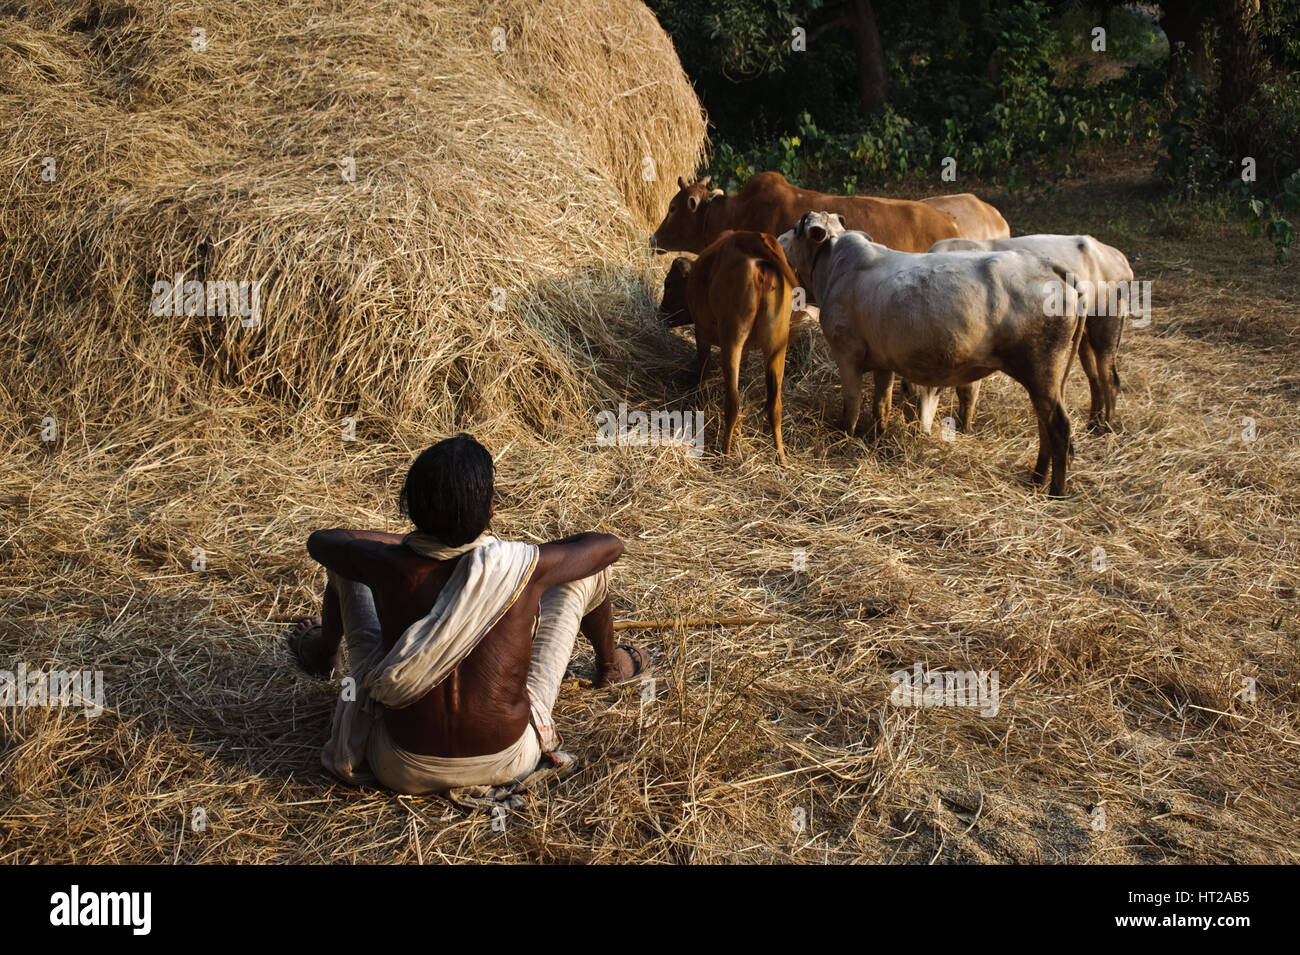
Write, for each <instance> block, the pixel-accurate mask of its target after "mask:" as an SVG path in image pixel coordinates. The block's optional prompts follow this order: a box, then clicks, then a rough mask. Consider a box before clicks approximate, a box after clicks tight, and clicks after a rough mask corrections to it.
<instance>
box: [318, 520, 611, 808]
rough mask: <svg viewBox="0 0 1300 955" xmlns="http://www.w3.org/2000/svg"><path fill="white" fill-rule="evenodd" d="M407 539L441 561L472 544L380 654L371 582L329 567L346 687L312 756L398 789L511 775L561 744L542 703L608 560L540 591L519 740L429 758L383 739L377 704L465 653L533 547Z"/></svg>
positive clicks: (529, 563)
mask: <svg viewBox="0 0 1300 955" xmlns="http://www.w3.org/2000/svg"><path fill="white" fill-rule="evenodd" d="M417 536H419V535H412V538H416V537H417ZM408 543H411V542H410V540H409V539H408ZM421 545H422V546H421ZM411 546H412V547H414V548H415V549H417V551H418V552H420V553H425V554H426V555H428V556H437V557H439V558H440V559H446V558H447V557H451V556H456V555H457V554H461V553H467V552H469V551H473V552H472V553H468V554H467V556H465V557H463V558H462V559H461V561H460V564H458V565H457V568H456V570H455V571H454V572H453V574H452V577H451V578H450V579H449V580H448V582H447V584H446V585H445V586H444V587H443V590H442V592H441V593H440V594H439V595H438V599H437V601H436V602H435V604H434V607H433V609H432V610H430V612H429V614H428V616H426V617H425V618H423V619H422V620H419V621H417V622H416V623H414V624H412V625H411V626H410V627H409V628H408V629H407V631H406V632H405V633H404V634H403V635H402V637H401V638H400V639H399V640H398V642H397V644H396V645H395V646H394V647H393V649H392V650H391V651H390V652H389V653H387V654H384V653H383V650H382V646H383V644H382V633H381V630H380V626H379V619H378V617H377V615H376V613H375V604H374V598H373V596H372V595H371V592H370V588H368V587H366V586H365V585H364V584H360V583H357V582H356V581H352V580H348V579H346V578H343V577H339V576H337V575H335V574H333V573H331V574H330V583H331V585H332V586H333V588H334V590H335V592H336V593H337V594H338V600H339V610H340V613H341V617H342V622H343V635H344V639H345V640H346V641H347V646H348V661H349V664H350V667H351V673H350V675H351V678H352V683H351V689H352V690H353V694H354V698H353V699H348V698H347V696H348V694H346V693H345V694H343V695H342V696H341V697H340V699H339V702H338V704H337V705H336V706H335V712H334V722H333V727H332V732H331V735H330V740H329V742H328V743H327V744H326V745H325V749H324V751H323V753H322V754H321V762H322V763H323V765H324V766H325V768H326V769H328V770H329V771H330V772H332V773H334V774H335V775H336V776H338V777H339V778H340V779H343V780H345V781H347V782H352V783H368V782H378V783H380V784H381V785H383V786H385V787H387V788H389V789H391V790H394V791H395V792H401V793H411V794H419V793H430V792H446V791H448V790H451V789H458V788H462V787H469V786H496V785H501V784H506V783H512V782H519V781H521V780H523V779H524V778H526V777H527V776H529V775H530V774H532V772H533V771H534V770H535V769H537V768H538V763H539V761H541V760H542V756H543V754H544V753H551V752H553V751H554V750H555V749H556V747H557V746H558V745H559V743H560V737H559V734H558V733H557V732H556V731H555V725H554V721H553V720H552V717H551V708H552V707H553V706H554V705H555V700H556V697H557V696H558V695H559V691H560V686H561V684H563V682H564V674H565V671H566V670H567V668H568V665H569V659H570V657H571V656H572V655H573V644H574V641H575V640H576V639H577V635H578V628H579V624H580V623H581V621H582V618H583V617H584V616H586V615H587V614H588V613H590V612H591V611H592V610H594V609H595V608H596V607H598V606H599V605H600V604H601V602H602V601H604V599H605V597H606V595H607V594H608V589H609V568H606V569H605V570H603V571H601V572H600V573H598V574H593V575H592V576H590V577H587V578H585V579H583V580H577V581H573V582H571V583H566V584H559V585H557V586H554V587H551V588H549V589H548V590H546V591H545V593H543V595H542V598H541V605H540V608H539V615H538V619H537V626H536V630H535V631H534V635H533V647H532V658H531V662H530V664H529V668H528V677H527V693H528V702H529V710H530V716H531V718H530V725H529V726H528V727H526V728H525V730H524V733H523V734H522V735H521V736H520V738H519V739H518V740H516V741H515V742H514V743H513V744H511V745H510V746H508V747H507V748H506V749H504V750H502V751H501V752H499V753H490V754H485V755H482V756H468V757H446V756H428V755H425V754H422V753H412V752H410V751H408V750H405V749H403V748H402V747H401V746H399V745H398V744H397V743H396V741H394V740H393V739H392V737H391V735H390V734H389V733H388V729H387V727H386V726H385V725H384V720H383V711H384V709H385V708H401V707H403V706H409V705H410V704H411V703H414V702H415V701H416V700H418V699H420V698H421V697H423V696H424V695H425V694H426V693H428V691H429V690H430V689H432V688H433V687H435V686H437V685H438V683H440V682H441V681H442V680H443V679H445V678H446V677H447V676H448V675H449V674H450V673H451V671H452V670H454V669H455V668H456V666H457V665H458V664H459V663H460V661H461V660H463V659H464V658H465V657H466V656H468V655H469V653H470V651H471V650H473V648H474V647H475V646H477V644H478V642H479V640H481V639H482V638H483V636H484V635H485V634H486V633H487V631H488V630H490V629H491V628H492V626H494V625H495V624H496V622H497V621H498V620H500V618H501V616H502V615H504V614H505V612H506V611H507V610H509V609H510V607H511V606H512V605H513V603H514V601H515V599H517V598H518V596H519V594H520V593H521V592H522V591H523V589H524V586H525V585H526V584H527V582H528V579H529V578H530V577H531V575H532V571H533V567H534V566H535V564H536V550H537V549H536V547H534V546H533V545H530V544H519V543H510V542H504V541H498V540H496V539H495V538H492V537H490V536H489V535H483V536H482V537H480V538H479V539H478V540H477V541H475V542H473V543H471V544H469V545H466V546H465V547H463V548H454V549H453V548H441V547H437V546H434V545H430V544H429V543H428V539H427V538H425V539H424V540H423V541H420V540H417V541H415V542H414V543H411ZM444 555H445V556H444Z"/></svg>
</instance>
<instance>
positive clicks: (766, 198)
mask: <svg viewBox="0 0 1300 955" xmlns="http://www.w3.org/2000/svg"><path fill="white" fill-rule="evenodd" d="M715 207H716V208H717V209H718V213H712V211H711V214H716V215H718V221H717V222H712V221H710V223H709V225H710V230H709V231H710V232H712V231H713V230H714V229H717V230H719V231H720V230H721V229H745V230H749V231H752V232H766V233H768V234H769V235H780V234H781V233H783V232H785V231H786V230H788V229H792V228H794V227H795V225H796V224H797V223H798V222H799V220H800V219H801V218H802V217H803V216H804V215H805V214H806V213H809V212H834V213H838V214H839V215H841V216H843V217H844V224H845V228H848V229H855V230H858V231H861V232H866V233H867V234H868V235H870V236H871V238H872V240H873V241H875V242H879V243H880V244H881V245H885V246H888V247H889V248H891V249H897V250H899V251H901V252H924V251H926V250H927V249H929V248H930V246H932V245H933V244H934V243H936V242H938V241H940V240H942V239H950V238H955V237H957V236H958V235H960V234H961V232H960V230H959V228H958V226H957V221H956V220H955V219H954V218H953V217H952V216H950V215H948V214H947V213H945V212H942V211H940V210H939V209H936V208H934V207H933V206H928V205H926V204H925V203H924V202H914V201H912V200H910V199H880V198H877V197H875V196H833V195H830V194H828V193H824V192H815V191H813V190H811V189H800V188H798V187H797V186H792V185H790V183H789V182H788V181H787V180H786V178H785V177H784V176H782V175H781V174H780V173H779V172H760V173H758V174H757V175H755V176H752V177H751V178H750V179H749V181H748V182H746V183H745V185H744V186H743V187H742V188H741V190H740V192H738V193H736V195H735V196H729V197H727V198H726V201H725V203H724V204H722V205H720V206H719V205H716V204H714V206H711V210H712V209H713V208H715Z"/></svg>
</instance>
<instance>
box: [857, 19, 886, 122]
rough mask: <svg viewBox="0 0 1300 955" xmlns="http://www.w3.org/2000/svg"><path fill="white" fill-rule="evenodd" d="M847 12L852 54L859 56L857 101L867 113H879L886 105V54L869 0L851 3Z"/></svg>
mask: <svg viewBox="0 0 1300 955" xmlns="http://www.w3.org/2000/svg"><path fill="white" fill-rule="evenodd" d="M849 13H850V16H851V18H852V20H851V22H852V25H853V41H854V42H853V45H854V51H855V52H856V53H857V55H858V98H859V99H860V100H861V101H862V108H863V110H865V111H866V112H868V113H878V112H880V111H881V110H882V109H884V108H885V103H886V102H888V99H889V96H888V89H887V87H886V85H885V51H884V50H883V48H882V47H881V45H880V31H879V30H878V29H876V13H875V11H874V10H873V9H872V8H871V0H852V3H851V4H850V7H849Z"/></svg>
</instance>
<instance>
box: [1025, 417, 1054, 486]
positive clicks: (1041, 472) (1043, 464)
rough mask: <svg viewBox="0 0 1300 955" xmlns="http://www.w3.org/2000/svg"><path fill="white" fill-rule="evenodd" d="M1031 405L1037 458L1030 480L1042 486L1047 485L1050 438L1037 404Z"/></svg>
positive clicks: (1050, 456) (1050, 450) (1050, 452)
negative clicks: (1035, 426) (1036, 428)
mask: <svg viewBox="0 0 1300 955" xmlns="http://www.w3.org/2000/svg"><path fill="white" fill-rule="evenodd" d="M1033 405H1034V417H1035V418H1036V419H1037V420H1038V458H1037V460H1035V461H1034V470H1033V471H1032V472H1031V474H1030V480H1031V481H1032V482H1033V483H1034V484H1037V485H1043V484H1046V483H1047V466H1048V464H1049V462H1050V461H1051V460H1052V437H1051V432H1049V431H1048V429H1047V421H1046V420H1045V419H1044V417H1043V415H1042V413H1041V412H1040V411H1039V409H1038V402H1037V401H1034V402H1033ZM1048 417H1050V415H1048Z"/></svg>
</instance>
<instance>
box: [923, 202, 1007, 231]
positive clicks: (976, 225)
mask: <svg viewBox="0 0 1300 955" xmlns="http://www.w3.org/2000/svg"><path fill="white" fill-rule="evenodd" d="M921 201H922V202H924V203H927V204H929V205H932V206H934V207H935V208H936V209H939V210H940V211H942V212H946V213H947V214H948V215H950V216H952V217H953V218H954V219H956V220H957V228H958V229H960V230H961V238H963V239H1009V238H1010V237H1011V226H1009V225H1007V220H1006V219H1004V218H1002V213H1000V212H998V210H997V209H995V208H993V207H992V206H991V205H989V204H988V203H987V202H985V201H984V200H983V199H981V198H980V197H979V196H977V195H975V194H974V193H973V192H959V193H957V194H956V195H954V196H931V197H930V198H929V199H922V200H921Z"/></svg>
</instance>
